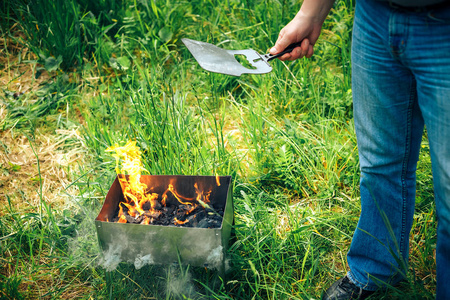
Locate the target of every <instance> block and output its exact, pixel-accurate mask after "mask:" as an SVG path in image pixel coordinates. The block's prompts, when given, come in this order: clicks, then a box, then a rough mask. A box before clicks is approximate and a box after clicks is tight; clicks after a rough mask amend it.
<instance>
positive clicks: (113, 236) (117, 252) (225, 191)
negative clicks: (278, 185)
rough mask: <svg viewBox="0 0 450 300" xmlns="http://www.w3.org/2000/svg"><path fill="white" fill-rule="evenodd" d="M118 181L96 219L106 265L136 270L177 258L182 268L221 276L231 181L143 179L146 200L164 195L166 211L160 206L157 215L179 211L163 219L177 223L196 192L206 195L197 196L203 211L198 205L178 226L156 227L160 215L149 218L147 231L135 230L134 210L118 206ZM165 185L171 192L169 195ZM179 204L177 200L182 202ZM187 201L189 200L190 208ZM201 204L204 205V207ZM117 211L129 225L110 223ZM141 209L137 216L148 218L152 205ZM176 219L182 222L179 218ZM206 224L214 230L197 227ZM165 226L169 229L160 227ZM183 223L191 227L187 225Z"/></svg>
mask: <svg viewBox="0 0 450 300" xmlns="http://www.w3.org/2000/svg"><path fill="white" fill-rule="evenodd" d="M122 178H127V176H123V175H118V177H117V178H116V179H115V181H114V183H113V184H112V186H111V188H110V190H109V191H108V194H107V196H106V199H105V202H104V204H103V208H102V209H101V211H100V213H99V215H98V216H97V218H96V219H95V224H96V228H97V235H98V240H99V243H100V246H101V248H102V250H103V254H104V256H108V257H109V258H108V259H109V260H113V261H126V262H129V263H134V264H135V266H136V267H139V266H141V265H142V264H143V263H149V264H170V263H174V262H178V261H179V260H178V258H180V259H181V261H182V262H183V263H185V264H190V265H193V266H205V267H208V268H214V269H218V270H219V271H221V272H223V271H224V263H225V253H226V250H227V248H228V241H229V238H230V234H231V226H232V223H233V203H232V196H231V195H232V187H231V177H230V176H182V175H177V176H172V175H142V176H141V177H140V182H142V183H143V184H145V185H146V186H147V194H150V195H152V194H157V195H158V197H157V199H156V202H162V199H163V198H164V196H163V195H164V193H166V200H165V202H166V206H161V211H164V210H165V208H166V209H167V208H168V207H169V208H170V207H176V206H178V208H177V209H175V208H174V209H173V212H172V213H171V214H168V215H169V216H173V219H175V218H177V220H178V217H177V214H178V212H180V211H185V210H186V209H187V207H190V206H191V203H192V204H196V202H198V201H196V199H197V197H199V191H206V192H201V193H200V194H201V195H202V196H201V199H200V201H202V202H205V205H207V207H205V206H203V205H201V204H199V203H197V204H196V208H195V209H194V210H192V212H190V213H188V214H186V215H185V216H184V218H185V220H184V221H185V224H184V225H183V226H181V225H179V224H178V225H177V224H174V222H173V220H171V218H166V217H165V219H164V220H166V221H164V220H163V221H161V220H162V219H161V216H162V215H163V212H161V213H160V214H159V216H156V215H151V216H149V218H148V219H151V218H153V222H151V223H149V224H148V225H143V224H140V223H142V221H141V222H140V223H139V222H138V221H137V220H138V219H139V218H140V216H138V217H137V218H136V217H133V216H132V215H131V214H132V213H133V210H135V208H134V206H133V205H131V204H129V205H130V208H128V207H127V206H125V207H123V204H122V203H127V202H128V201H127V200H126V197H125V192H124V190H123V188H122V186H121V184H120V181H121V180H122ZM169 185H171V186H172V188H170V189H169V188H168V187H169ZM171 189H173V190H174V191H176V194H177V195H178V197H180V196H182V197H183V198H185V199H184V201H186V202H185V203H188V204H183V203H180V202H179V201H178V199H177V197H176V195H175V194H174V193H172V192H170V190H171ZM168 190H169V191H168ZM153 197H155V198H156V196H153ZM183 198H180V199H182V200H183ZM186 199H193V200H192V202H189V201H188V200H186ZM202 199H203V200H202ZM206 200H208V201H209V202H208V203H206ZM184 201H183V202H184ZM175 204H176V205H175ZM155 206H157V205H155ZM120 207H122V211H123V214H124V215H126V214H128V218H127V217H125V218H127V221H128V219H130V220H131V221H132V222H127V223H119V222H113V221H114V220H115V219H117V220H119V219H120V218H121V217H118V214H119V213H120V210H121V208H120ZM143 207H144V208H143V214H142V215H146V214H148V212H147V211H150V207H151V205H150V204H148V203H147V204H145V205H143ZM208 207H209V208H208ZM127 209H128V211H127ZM170 209H171V208H170ZM170 209H169V210H170ZM188 210H190V208H189V209H188ZM196 210H197V213H195V211H196ZM174 212H177V213H174ZM221 212H222V215H223V216H221V218H220V220H219V219H218V216H217V215H216V214H219V215H220V213H221ZM200 215H204V216H205V217H206V216H208V218H205V219H201V218H200ZM136 216H137V213H136ZM179 218H180V219H183V217H182V216H179ZM190 218H191V219H190ZM216 218H217V219H216ZM195 219H197V220H195ZM206 219H208V220H213V221H212V223H217V224H215V225H214V226H208V225H204V224H208V222H211V221H202V220H206ZM187 220H188V221H187ZM164 222H167V223H168V224H163V223H164ZM202 222H203V223H202ZM188 223H189V224H190V225H187V224H188ZM202 224H203V225H202ZM216 225H218V226H216ZM188 226H192V227H188Z"/></svg>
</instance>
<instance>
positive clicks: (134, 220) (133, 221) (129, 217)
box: [124, 214, 136, 223]
mask: <svg viewBox="0 0 450 300" xmlns="http://www.w3.org/2000/svg"><path fill="white" fill-rule="evenodd" d="M124 215H125V218H126V219H127V221H128V223H136V219H135V218H133V217H132V216H130V215H129V214H124Z"/></svg>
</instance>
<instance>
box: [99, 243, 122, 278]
mask: <svg viewBox="0 0 450 300" xmlns="http://www.w3.org/2000/svg"><path fill="white" fill-rule="evenodd" d="M122 251H123V246H122V245H121V244H119V243H117V244H115V245H112V244H110V245H109V247H108V250H106V251H103V256H102V257H101V258H100V261H99V263H98V264H99V265H100V266H102V267H103V268H105V269H106V271H108V272H111V271H114V270H115V269H116V268H117V266H118V265H119V263H120V262H121V261H122V259H121V256H122Z"/></svg>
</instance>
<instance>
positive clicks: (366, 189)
mask: <svg viewBox="0 0 450 300" xmlns="http://www.w3.org/2000/svg"><path fill="white" fill-rule="evenodd" d="M352 85H353V87H352V88H353V100H354V116H355V128H356V135H357V141H358V149H359V159H360V168H361V182H360V190H361V216H360V219H359V222H358V225H357V229H356V231H355V233H354V236H353V240H352V244H351V246H350V250H349V253H348V256H347V258H348V264H349V267H350V271H349V273H348V275H349V277H350V280H352V281H353V282H354V283H355V284H357V285H358V286H360V287H362V288H364V289H367V290H375V289H377V288H378V287H379V286H380V285H383V284H385V283H389V284H395V283H397V282H398V281H400V280H401V279H402V278H404V276H405V274H406V271H407V269H408V266H407V262H408V252H409V235H410V231H411V227H412V223H413V214H414V205H415V186H416V174H415V173H416V166H417V161H418V157H419V149H420V143H421V140H422V134H423V129H424V125H425V126H426V128H427V133H428V140H429V145H430V155H431V162H432V172H433V184H434V192H435V202H436V212H437V218H438V225H437V226H438V227H437V228H438V229H437V230H438V233H437V239H438V241H437V249H436V264H437V291H436V293H437V296H436V298H437V299H450V4H449V5H447V6H443V7H440V8H439V9H435V8H428V9H422V10H419V11H413V10H403V9H400V8H394V7H392V6H391V5H390V4H389V3H387V2H381V1H376V0H358V1H357V4H356V11H355V20H354V28H353V45H352Z"/></svg>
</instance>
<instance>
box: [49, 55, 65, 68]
mask: <svg viewBox="0 0 450 300" xmlns="http://www.w3.org/2000/svg"><path fill="white" fill-rule="evenodd" d="M62 61H63V59H62V56H61V55H59V56H58V58H56V59H55V58H54V57H53V56H49V57H47V58H45V60H44V68H45V69H46V70H47V71H48V72H52V71H56V70H58V69H59V66H60V65H61V63H62Z"/></svg>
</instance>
